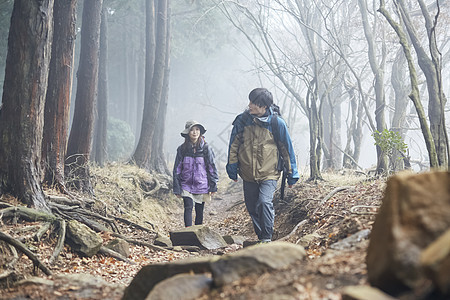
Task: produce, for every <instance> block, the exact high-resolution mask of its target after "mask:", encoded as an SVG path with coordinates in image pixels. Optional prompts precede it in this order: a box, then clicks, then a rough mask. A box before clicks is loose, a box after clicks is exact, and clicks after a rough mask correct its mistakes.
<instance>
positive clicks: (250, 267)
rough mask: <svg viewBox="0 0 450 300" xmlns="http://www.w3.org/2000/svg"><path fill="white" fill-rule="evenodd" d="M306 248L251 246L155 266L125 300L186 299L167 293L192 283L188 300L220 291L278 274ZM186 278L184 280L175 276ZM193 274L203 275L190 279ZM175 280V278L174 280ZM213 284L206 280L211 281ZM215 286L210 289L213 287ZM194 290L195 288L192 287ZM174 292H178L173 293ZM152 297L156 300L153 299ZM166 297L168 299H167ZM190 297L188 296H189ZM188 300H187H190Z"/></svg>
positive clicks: (284, 244) (129, 290)
mask: <svg viewBox="0 0 450 300" xmlns="http://www.w3.org/2000/svg"><path fill="white" fill-rule="evenodd" d="M305 254H306V253H305V250H304V249H303V247H301V246H298V245H294V244H291V243H287V242H272V243H268V244H261V245H255V246H251V247H248V248H245V249H242V250H239V251H237V252H235V253H231V254H226V255H223V256H212V257H201V258H195V259H192V258H191V259H185V260H179V261H175V262H171V263H165V264H153V265H148V266H145V267H143V268H142V269H141V270H140V271H139V272H138V273H137V274H136V276H135V277H134V278H133V280H132V281H131V283H130V285H129V286H128V287H127V288H126V289H125V293H124V296H123V298H122V300H131V299H132V300H140V299H146V297H149V298H147V299H158V298H157V297H160V296H161V297H162V298H161V299H186V298H184V297H175V298H171V297H169V296H170V295H169V294H167V293H166V292H164V290H167V291H171V290H172V289H174V290H176V294H177V295H178V294H179V292H182V291H183V290H184V288H183V287H181V286H180V285H181V284H182V283H183V282H184V283H186V282H191V284H190V285H195V287H194V288H193V289H188V290H186V293H189V297H194V296H195V295H197V296H198V295H200V294H204V293H205V292H206V291H205V289H206V287H207V286H210V287H218V286H223V285H225V284H229V283H232V282H233V281H236V280H239V279H240V278H241V277H245V276H248V275H252V274H256V275H258V274H262V273H263V272H266V271H272V270H279V269H283V268H286V267H288V266H289V265H291V264H292V263H295V262H297V261H299V260H302V259H303V258H304V256H305ZM178 274H184V275H183V276H181V275H180V276H176V275H178ZM193 274H197V275H202V276H195V277H191V276H192V275H193ZM175 276H176V277H175ZM211 277H212V280H211V281H210V280H207V279H208V278H211ZM212 282H213V283H214V284H213V285H211V283H212ZM191 288H192V286H191ZM174 292H175V291H174ZM150 295H152V296H151V297H154V298H150ZM164 296H167V297H164ZM186 297H187V294H186ZM189 297H187V299H191V298H189Z"/></svg>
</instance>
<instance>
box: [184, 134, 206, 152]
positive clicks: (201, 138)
mask: <svg viewBox="0 0 450 300" xmlns="http://www.w3.org/2000/svg"><path fill="white" fill-rule="evenodd" d="M202 142H203V143H206V141H205V137H204V136H203V135H200V136H199V137H198V139H197V141H196V142H195V144H194V147H193V148H194V153H195V152H196V151H197V149H198V148H199V146H200V145H201V143H202ZM181 147H182V149H183V151H184V152H185V151H188V150H189V148H190V147H191V139H190V138H189V136H188V135H187V136H186V137H185V138H184V143H183V145H182V146H181Z"/></svg>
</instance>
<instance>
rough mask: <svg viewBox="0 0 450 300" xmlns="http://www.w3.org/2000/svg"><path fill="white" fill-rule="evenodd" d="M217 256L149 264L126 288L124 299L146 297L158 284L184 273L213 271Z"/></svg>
mask: <svg viewBox="0 0 450 300" xmlns="http://www.w3.org/2000/svg"><path fill="white" fill-rule="evenodd" d="M214 259H217V257H201V258H190V259H184V260H177V261H174V262H171V263H159V264H152V265H147V266H145V267H143V268H142V269H140V270H139V272H138V273H137V274H136V276H134V278H133V280H132V281H131V283H130V285H128V287H127V288H126V289H125V293H124V295H123V298H122V300H140V299H145V298H146V297H147V295H148V294H149V293H150V291H151V290H153V288H154V287H155V285H156V284H158V283H160V282H162V281H163V280H166V279H168V278H170V277H172V276H175V275H177V274H182V273H194V274H203V273H210V272H211V266H210V264H211V261H212V260H214Z"/></svg>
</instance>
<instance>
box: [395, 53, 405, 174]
mask: <svg viewBox="0 0 450 300" xmlns="http://www.w3.org/2000/svg"><path fill="white" fill-rule="evenodd" d="M405 65H406V59H405V54H404V53H403V51H401V49H400V50H398V52H397V55H396V57H395V60H394V63H393V65H392V72H391V84H392V87H393V90H394V104H393V105H392V106H393V107H394V112H393V116H392V123H391V130H392V131H394V132H397V133H398V134H400V136H401V137H402V140H403V139H404V138H405V134H406V129H405V128H406V126H405V125H407V124H406V109H407V107H408V86H407V84H405V83H406V82H407V80H406V78H405V77H406V72H405V71H406V70H405V69H406V68H405ZM393 159H394V161H392V162H391V164H392V165H393V166H394V172H396V171H398V170H403V169H404V168H405V164H404V162H403V159H402V157H401V155H400V153H395V154H394V155H393Z"/></svg>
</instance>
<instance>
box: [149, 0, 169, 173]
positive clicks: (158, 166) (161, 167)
mask: <svg viewBox="0 0 450 300" xmlns="http://www.w3.org/2000/svg"><path fill="white" fill-rule="evenodd" d="M167 5H168V3H167ZM168 12H169V13H168V14H167V18H168V22H167V34H166V40H167V41H166V61H165V68H164V80H163V91H162V94H161V104H160V105H159V113H158V122H157V123H156V131H155V134H154V135H153V141H152V153H153V154H152V156H151V158H150V160H151V169H152V170H155V171H156V172H158V173H161V174H167V175H170V170H169V169H168V167H167V163H166V159H165V156H164V133H165V127H166V126H165V123H166V114H167V105H168V101H169V74H170V55H169V54H170V53H169V52H170V39H171V35H170V9H168Z"/></svg>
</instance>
